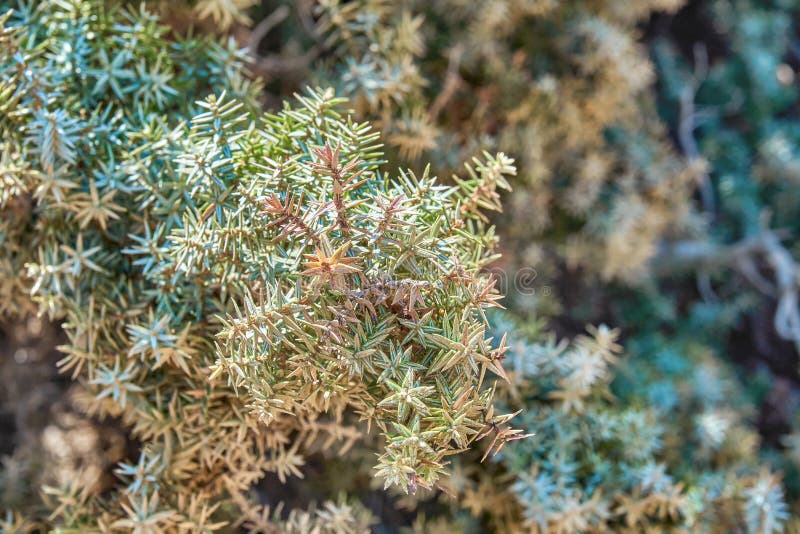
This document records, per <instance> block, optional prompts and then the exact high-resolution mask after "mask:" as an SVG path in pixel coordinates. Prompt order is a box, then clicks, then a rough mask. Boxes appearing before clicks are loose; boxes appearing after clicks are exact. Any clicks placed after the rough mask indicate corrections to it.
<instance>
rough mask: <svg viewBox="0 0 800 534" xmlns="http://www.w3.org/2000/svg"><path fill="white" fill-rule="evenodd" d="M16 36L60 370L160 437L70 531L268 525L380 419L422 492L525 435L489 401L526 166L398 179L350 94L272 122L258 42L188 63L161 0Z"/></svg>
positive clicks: (10, 236)
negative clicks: (253, 67) (260, 88)
mask: <svg viewBox="0 0 800 534" xmlns="http://www.w3.org/2000/svg"><path fill="white" fill-rule="evenodd" d="M34 20H35V21H36V22H38V23H39V24H36V23H35V22H34ZM4 23H5V27H4V36H5V37H4V38H5V40H6V43H7V45H8V46H7V47H6V48H5V52H4V57H3V60H4V63H3V65H4V73H6V76H5V77H4V83H5V84H6V85H5V86H4V91H3V93H4V95H5V102H4V104H5V105H4V110H6V112H5V113H4V115H3V118H2V128H3V139H4V143H5V146H4V151H3V155H4V157H6V158H7V159H8V164H7V165H6V166H5V167H4V168H3V175H4V177H5V179H6V180H7V181H8V182H9V183H8V185H7V186H6V187H4V189H3V193H4V199H3V200H4V214H6V213H7V215H5V218H4V219H5V220H4V223H5V227H6V228H8V230H9V231H8V232H5V233H4V234H5V235H4V246H5V247H8V248H9V249H10V250H11V252H10V253H9V254H8V255H7V257H8V258H9V260H10V263H9V267H10V269H11V270H20V266H19V265H14V263H13V262H22V261H25V262H26V264H27V273H26V276H25V277H24V278H23V276H22V275H21V274H20V273H18V272H13V273H9V277H11V275H12V274H13V276H14V278H15V279H26V280H27V279H29V280H30V281H31V282H32V285H31V289H30V292H31V295H32V296H33V299H34V300H35V301H36V302H37V303H38V305H39V307H40V309H41V310H42V311H43V312H46V313H48V314H49V315H50V317H52V318H58V319H60V320H63V321H64V328H65V332H66V334H67V337H68V342H67V343H66V344H65V345H64V346H63V347H61V350H62V351H63V352H64V354H65V355H64V357H63V359H61V360H60V361H59V367H60V368H61V369H62V370H63V371H64V372H69V373H71V375H72V377H73V378H77V379H80V380H81V381H82V382H83V383H84V385H85V390H84V392H83V397H82V401H83V402H84V403H85V409H86V410H88V411H89V412H90V413H94V414H98V415H101V416H114V417H118V418H120V419H121V420H122V422H123V424H125V425H126V426H127V427H130V428H131V435H132V436H133V437H135V438H136V439H138V440H140V441H141V443H142V445H141V452H140V453H139V456H138V458H133V459H131V460H130V463H122V464H120V467H119V469H118V470H117V474H118V476H119V478H120V479H121V480H122V481H124V484H123V485H122V486H120V487H119V488H118V489H117V490H116V491H114V492H113V493H111V494H108V495H103V496H102V497H100V496H98V495H96V494H95V492H93V491H92V487H93V486H94V485H95V484H96V481H95V480H92V479H91V475H93V474H95V473H88V474H87V475H88V476H89V478H88V479H86V480H83V479H78V480H75V479H71V480H62V481H58V482H60V483H61V484H62V485H61V486H60V487H51V488H50V489H48V490H47V491H46V493H47V494H48V496H49V498H50V499H51V500H53V501H54V502H55V503H56V504H57V508H56V510H55V512H54V513H53V515H51V516H50V520H51V521H54V522H55V523H56V524H61V525H63V526H66V527H69V528H87V527H89V526H90V525H97V526H103V525H104V526H105V527H109V526H110V527H112V528H115V527H121V528H126V527H131V528H145V527H146V528H151V529H154V528H166V527H168V526H173V527H175V528H179V529H181V530H186V531H195V529H201V528H212V527H214V526H217V527H218V526H221V525H223V524H225V523H224V522H220V521H218V520H215V519H214V517H216V516H215V515H214V511H215V510H216V509H217V508H218V507H219V506H220V505H221V504H222V503H224V502H225V500H226V499H228V500H229V502H236V503H237V504H239V505H240V506H241V507H243V508H245V511H247V512H250V513H251V514H253V513H254V512H252V510H250V509H249V508H247V501H246V499H245V498H244V497H243V496H242V494H243V493H245V492H247V490H248V489H249V487H250V484H252V482H254V481H255V480H258V479H259V478H261V477H262V476H263V474H264V473H266V472H275V473H277V474H278V476H279V477H280V478H281V479H284V477H285V476H287V475H289V474H297V475H299V474H300V471H299V469H298V468H299V466H301V465H302V464H303V452H304V449H305V448H308V447H311V446H313V445H314V444H315V443H316V442H323V441H324V442H326V443H328V444H331V443H334V442H340V443H341V444H342V445H343V447H344V448H345V449H347V448H349V447H350V446H352V444H353V442H354V441H356V440H357V439H358V437H359V434H360V432H362V431H363V430H362V431H359V430H358V427H356V426H355V423H356V422H357V420H359V419H360V420H363V421H366V427H367V429H369V428H370V427H376V428H378V429H380V431H381V433H382V434H383V435H384V439H385V443H384V445H382V446H381V447H380V448H381V449H382V450H383V453H382V455H381V457H380V458H379V461H378V469H377V473H376V476H377V477H380V478H381V480H385V482H386V486H389V485H399V486H401V487H402V488H403V490H404V491H408V492H414V491H415V490H416V487H417V486H418V485H419V486H423V487H431V486H432V485H433V483H435V482H436V480H437V478H438V477H439V476H440V474H441V473H442V472H444V469H445V465H444V464H445V458H446V457H447V456H449V455H451V454H453V453H455V452H458V451H459V450H460V449H464V448H467V447H468V445H469V444H470V443H471V442H472V441H474V440H475V439H476V438H481V437H484V436H487V435H492V436H493V440H492V443H491V446H492V447H494V448H496V449H497V448H500V447H501V446H502V444H503V443H504V442H505V441H507V440H510V439H514V438H516V437H519V436H518V434H519V433H518V431H514V430H511V429H509V428H507V427H506V425H505V424H504V423H505V422H506V421H507V420H508V419H509V416H504V415H497V414H495V413H494V411H493V409H492V407H491V401H492V389H491V388H484V387H481V384H482V382H483V380H484V378H485V377H486V372H487V371H489V372H490V373H495V374H498V375H501V376H502V375H503V372H502V366H501V364H500V360H501V359H502V356H503V352H504V348H503V347H502V346H501V345H497V343H493V342H492V338H490V337H487V335H486V333H485V330H486V320H485V316H484V314H483V309H484V308H486V307H491V306H493V305H494V303H495V300H496V299H497V295H496V294H495V289H494V282H493V281H492V279H491V278H490V277H489V276H487V275H482V274H479V272H478V269H479V268H480V267H481V266H482V265H484V264H485V263H486V262H487V261H489V260H491V258H492V256H491V248H492V246H493V244H494V239H493V237H492V234H491V232H487V231H486V230H485V228H484V223H483V219H484V218H485V217H484V216H483V215H482V214H481V209H485V208H487V207H488V208H493V207H495V204H496V192H495V189H496V188H498V187H507V185H506V182H505V178H504V175H506V174H513V172H514V167H513V165H512V162H511V160H509V159H508V158H506V157H505V156H503V155H502V154H500V155H498V156H497V157H488V158H487V160H486V161H485V162H482V161H477V160H476V163H475V165H474V166H472V167H468V177H467V178H466V179H464V180H462V181H460V182H459V185H458V186H457V187H446V186H442V185H438V184H437V183H436V181H435V180H434V179H432V178H431V177H429V176H427V174H426V175H424V176H421V177H417V176H415V175H414V174H413V173H407V174H402V175H401V177H400V179H399V180H396V181H392V180H389V179H388V178H387V177H385V176H384V175H382V174H381V173H380V172H379V171H378V165H379V163H380V151H379V144H378V143H377V140H376V135H374V134H372V133H370V130H369V127H368V126H367V125H364V124H360V123H356V122H353V121H352V120H350V119H349V118H348V117H347V116H346V115H341V114H340V113H339V112H338V111H337V105H338V104H340V103H341V102H340V101H339V100H337V99H335V98H334V97H333V93H332V92H331V91H326V92H311V93H309V95H308V96H306V97H301V98H300V100H299V105H298V107H296V108H291V107H286V108H285V109H284V110H283V111H281V112H280V113H278V114H275V115H265V116H264V117H263V118H256V117H255V116H253V115H251V114H250V113H249V112H248V111H247V107H248V106H250V107H252V104H250V102H251V100H250V99H249V98H248V97H249V96H250V95H251V93H252V88H251V87H249V86H247V84H246V83H245V82H243V81H242V78H241V77H240V75H241V67H240V66H237V61H238V60H237V58H236V56H235V54H234V53H232V52H229V51H225V49H222V48H214V47H213V46H211V45H210V44H209V43H207V42H206V43H202V44H197V43H195V42H191V41H190V42H188V43H179V44H180V46H179V47H178V48H177V49H176V51H175V52H174V54H176V55H177V54H188V55H191V56H192V57H191V59H190V58H189V57H188V56H187V57H186V58H180V57H170V56H169V55H166V53H165V52H164V50H165V49H166V50H169V47H168V43H167V42H166V41H163V40H162V36H163V34H164V33H165V31H166V29H165V28H164V27H161V26H159V25H158V23H157V21H156V20H155V19H154V18H153V17H152V16H151V15H149V14H148V13H147V12H146V11H141V12H125V11H117V10H111V11H106V10H105V9H104V8H103V7H102V5H101V4H99V3H93V2H89V3H87V2H81V3H76V4H74V5H71V6H70V5H64V6H62V5H57V4H54V5H48V6H40V7H39V8H36V10H35V11H33V12H22V13H19V14H13V13H12V14H9V15H6V16H5V20H4ZM54 26H57V27H59V28H60V29H61V30H62V31H63V34H62V33H58V32H51V31H45V28H49V27H54ZM89 36H92V39H91V41H89V40H88V39H89ZM76 38H78V39H81V38H86V39H87V40H86V41H84V42H82V43H79V44H81V45H82V46H75V45H74V44H73V42H74V40H75V39H76ZM93 45H96V46H97V47H98V49H97V50H95V49H93V48H92V46H93ZM194 46H201V47H202V49H203V54H202V55H201V54H199V53H197V51H195V50H193V48H192V47H194ZM57 53H60V54H64V55H66V57H64V58H62V57H58V58H55V57H53V54H57ZM209 54H216V55H212V56H209ZM56 61H58V63H56ZM95 61H96V62H98V63H99V65H98V66H97V67H95V65H94V62H95ZM181 61H182V62H184V63H185V64H184V65H183V68H184V69H185V70H184V71H183V72H181V73H179V74H178V75H175V74H173V72H172V71H173V70H174V69H175V68H176V67H175V65H176V64H178V63H180V62H181ZM192 61H194V62H199V64H195V63H192ZM55 64H57V65H61V66H63V72H59V71H58V70H57V69H56V68H55V67H54V65H55ZM160 69H163V70H160ZM17 72H19V73H20V74H19V75H15V73H17ZM148 76H149V77H148ZM192 77H199V78H201V79H205V80H206V81H207V82H208V83H209V84H210V85H213V86H215V89H219V88H220V86H224V87H226V88H229V90H230V91H231V92H233V93H239V94H241V95H242V96H243V97H244V98H245V101H246V102H247V104H245V103H242V102H240V101H237V100H233V99H229V98H227V97H226V96H225V95H224V92H223V94H222V95H220V96H210V97H208V98H207V99H205V100H202V101H199V102H197V104H196V106H197V109H196V110H197V112H199V113H197V114H195V115H194V117H193V118H192V119H191V121H190V123H188V124H187V123H186V122H185V119H183V118H182V116H183V114H186V115H189V114H190V113H192V112H194V111H195V108H194V107H187V105H188V106H193V105H192V104H190V103H189V102H191V101H188V102H187V100H186V98H187V97H191V96H192V91H185V92H183V93H181V92H179V90H178V89H179V88H183V87H184V85H186V84H187V81H188V80H191V79H192ZM193 89H194V90H197V89H200V90H202V87H200V88H197V89H195V88H194V87H193ZM89 109H94V110H96V111H95V112H94V113H93V114H90V113H89V111H88V110H89ZM26 227H27V228H36V229H41V230H42V231H41V232H40V236H39V238H38V239H37V241H35V242H34V243H33V246H34V250H36V256H35V257H25V251H27V250H30V249H31V243H30V242H28V241H27V237H26V236H27V234H26V233H24V232H23V233H19V232H14V230H15V229H19V228H23V229H25V228H26ZM29 232H30V230H29ZM22 284H23V282H19V283H15V284H13V285H11V286H10V289H9V291H11V290H16V289H18V288H19V287H20V286H22ZM12 311H17V310H12ZM220 377H224V380H217V378H220ZM345 419H348V420H349V419H352V424H345ZM303 445H305V447H303V448H302V449H301V446H303ZM95 475H96V474H95ZM239 501H242V502H239ZM233 517H235V515H234V516H233ZM256 517H258V514H256ZM266 519H267V517H263V518H262V519H261V521H262V522H263V521H266ZM248 521H251V522H252V521H255V519H253V518H250V519H248Z"/></svg>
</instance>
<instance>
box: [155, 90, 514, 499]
mask: <svg viewBox="0 0 800 534" xmlns="http://www.w3.org/2000/svg"><path fill="white" fill-rule="evenodd" d="M300 102H301V107H300V109H298V110H292V109H288V108H287V109H286V110H284V111H283V112H282V113H280V114H278V115H267V116H265V117H264V119H263V120H262V121H258V122H257V123H256V124H254V125H250V126H248V127H246V128H236V127H233V126H232V125H233V124H235V122H236V121H235V120H233V117H234V116H235V114H236V105H235V104H232V103H223V102H222V101H219V100H218V101H209V102H208V103H207V104H206V106H207V107H208V110H209V111H208V112H207V113H205V114H203V115H201V116H199V117H196V118H195V120H194V125H193V129H192V134H191V136H190V146H189V149H188V150H187V152H186V153H185V155H184V156H182V159H181V161H183V162H185V163H184V165H185V167H184V170H183V172H182V173H181V178H182V184H181V187H182V188H184V189H185V190H191V191H193V193H192V199H193V204H194V205H193V206H191V208H189V209H187V211H186V213H185V214H183V215H182V216H183V218H184V221H183V224H181V225H180V226H179V227H178V228H176V229H175V230H173V232H172V235H171V237H170V239H169V240H168V242H169V245H168V250H167V256H168V257H171V258H174V262H175V263H174V266H173V267H171V268H170V269H169V272H171V273H173V274H171V275H170V276H171V277H172V279H173V280H177V281H178V282H179V284H189V285H192V286H194V287H193V291H200V290H201V288H202V289H205V290H206V291H207V292H208V294H209V295H222V294H223V293H225V292H227V293H228V294H235V295H236V296H235V297H233V298H232V302H233V304H234V306H235V311H234V312H233V313H231V314H228V315H227V316H226V317H225V318H224V319H222V324H223V329H222V332H221V333H220V334H219V336H218V349H217V353H218V359H217V361H216V363H215V365H214V366H213V374H212V378H215V377H217V376H225V377H226V379H227V383H228V384H229V385H230V386H232V387H233V388H234V389H235V390H236V391H237V392H238V394H239V396H240V397H241V398H242V399H243V400H244V401H245V403H246V405H247V407H248V409H249V410H250V411H251V413H252V414H253V415H255V416H257V418H258V420H259V421H260V422H261V423H262V424H265V425H266V426H267V427H269V428H272V427H277V428H287V427H288V428H292V427H294V426H296V425H297V424H298V423H299V422H301V421H303V420H305V419H311V420H314V419H316V418H317V417H318V416H319V414H321V413H329V414H332V415H333V417H334V419H335V420H336V421H337V422H338V421H341V420H342V417H343V414H344V413H345V412H346V410H348V409H352V410H353V411H354V412H355V413H357V414H358V415H359V416H360V418H361V419H362V420H365V421H366V422H367V424H368V426H370V427H371V426H376V427H377V428H378V429H379V430H380V431H381V433H382V434H383V436H384V438H385V450H384V451H383V453H382V454H381V456H380V458H379V462H378V473H379V475H380V476H381V477H383V478H384V479H385V481H386V485H387V486H389V485H391V484H398V485H400V486H401V487H403V488H404V489H406V490H407V491H412V492H413V491H414V490H415V488H416V486H417V485H418V484H419V485H422V486H425V487H429V486H431V484H433V483H434V482H435V481H436V479H437V478H438V476H439V475H440V473H441V472H442V471H443V468H444V463H445V462H444V459H445V457H446V456H447V455H449V454H453V453H455V452H458V451H459V450H461V449H464V448H466V447H467V446H468V445H469V443H470V442H471V441H472V440H473V439H474V438H475V437H476V436H479V435H484V434H486V433H487V432H486V429H487V427H490V428H491V429H492V430H494V429H495V427H496V425H497V424H498V423H502V422H505V418H503V417H500V418H497V417H493V416H492V411H491V396H492V393H491V389H487V388H482V387H481V386H482V383H483V381H484V378H485V376H486V371H487V370H489V371H492V372H494V373H495V374H499V375H502V368H501V365H500V362H499V360H500V359H501V358H502V354H503V349H502V348H494V347H493V345H492V339H491V338H490V337H488V336H487V334H486V320H485V317H484V315H483V309H484V308H487V307H491V306H494V305H496V300H497V298H498V296H497V294H496V291H495V289H494V281H493V280H492V278H491V277H489V276H487V275H484V274H482V273H481V272H480V270H479V269H480V267H482V266H483V265H485V264H486V262H488V261H490V260H491V259H492V256H491V247H492V245H493V235H492V233H491V231H486V230H485V229H484V224H483V222H482V220H481V217H480V213H479V211H478V210H479V208H480V206H486V207H492V206H493V204H492V203H493V196H492V195H493V194H494V193H493V191H494V189H495V187H496V186H498V185H500V186H504V185H505V182H504V180H503V178H502V176H503V174H507V173H512V172H513V167H512V166H511V161H510V160H509V159H508V158H506V157H505V156H503V155H502V154H500V155H498V156H497V157H496V158H489V159H488V162H486V163H480V162H479V163H478V164H477V166H476V167H475V169H472V168H470V178H469V179H467V180H465V181H462V182H460V186H459V187H445V186H443V185H440V184H438V183H437V182H436V181H435V180H434V179H433V178H431V177H429V176H428V175H427V173H425V174H424V175H423V176H421V177H417V176H415V175H414V174H413V173H411V172H407V173H402V172H401V173H400V176H399V178H398V179H396V180H389V179H388V178H387V177H385V176H383V175H381V173H380V172H378V166H379V164H380V153H379V147H378V145H377V144H376V141H377V137H376V135H375V134H373V133H371V132H370V129H369V127H368V126H366V125H364V124H357V123H353V122H351V121H350V119H349V118H347V117H344V116H342V115H340V114H339V113H338V112H337V111H336V109H335V106H336V104H338V103H339V102H340V101H339V100H337V99H334V98H332V93H312V95H311V96H310V97H302V98H301V99H300ZM219 123H222V124H228V125H231V127H230V128H219V127H218V126H217V124H219ZM208 280H219V281H222V282H223V283H225V285H226V286H227V288H226V289H225V290H224V291H221V290H222V289H223V288H222V287H214V286H213V285H211V284H209V282H208ZM511 435H515V434H511ZM503 436H508V434H504V435H503Z"/></svg>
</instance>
